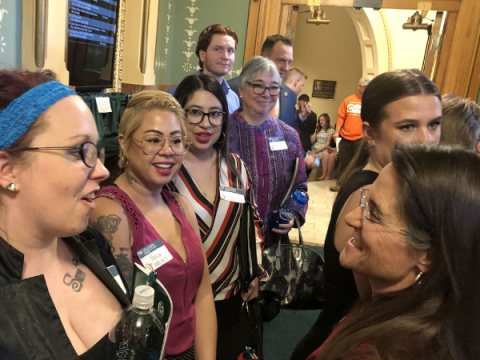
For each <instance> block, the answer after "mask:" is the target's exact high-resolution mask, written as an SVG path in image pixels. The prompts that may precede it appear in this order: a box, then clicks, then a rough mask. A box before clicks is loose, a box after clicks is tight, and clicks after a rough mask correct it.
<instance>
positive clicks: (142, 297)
mask: <svg viewBox="0 0 480 360" xmlns="http://www.w3.org/2000/svg"><path fill="white" fill-rule="evenodd" d="M154 297H155V291H154V290H153V288H152V287H150V286H147V285H141V286H137V287H136V288H135V294H134V296H133V301H132V305H131V306H129V307H128V308H126V309H125V310H124V311H123V314H122V318H121V319H120V321H119V322H118V323H117V325H116V326H115V328H114V329H113V330H112V332H111V333H110V340H111V341H112V342H113V343H112V344H111V345H112V347H111V349H110V350H109V351H108V354H109V359H115V360H159V359H160V355H161V352H162V346H163V342H164V340H165V324H164V322H163V320H162V319H161V318H160V317H158V316H157V313H156V311H155V309H154V308H153V300H154Z"/></svg>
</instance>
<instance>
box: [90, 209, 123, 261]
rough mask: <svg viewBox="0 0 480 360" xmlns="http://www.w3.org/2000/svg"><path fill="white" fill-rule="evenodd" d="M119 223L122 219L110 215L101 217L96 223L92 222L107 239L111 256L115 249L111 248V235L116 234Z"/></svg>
mask: <svg viewBox="0 0 480 360" xmlns="http://www.w3.org/2000/svg"><path fill="white" fill-rule="evenodd" d="M124 213H125V212H124ZM121 221H122V219H120V218H119V217H118V216H117V215H114V214H111V215H102V216H100V217H99V218H98V219H97V221H93V222H92V224H93V225H95V226H96V227H97V229H98V230H99V231H100V232H101V233H102V234H103V236H105V238H106V239H107V241H108V243H109V245H110V249H111V250H112V254H113V253H114V252H115V248H114V246H113V234H115V233H116V232H117V230H118V224H120V222H121Z"/></svg>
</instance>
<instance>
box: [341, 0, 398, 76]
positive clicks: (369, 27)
mask: <svg viewBox="0 0 480 360" xmlns="http://www.w3.org/2000/svg"><path fill="white" fill-rule="evenodd" d="M346 11H347V13H348V14H349V15H350V17H351V19H352V21H353V24H354V26H355V29H356V30H357V35H358V41H359V42H360V48H361V52H362V74H363V76H366V77H369V78H373V77H375V76H377V75H378V74H381V73H383V72H386V71H391V70H392V67H393V66H392V63H393V56H392V45H391V44H392V41H391V35H390V28H389V23H388V19H387V17H386V15H385V13H384V11H383V10H380V11H375V10H373V9H360V10H355V9H353V8H347V9H346Z"/></svg>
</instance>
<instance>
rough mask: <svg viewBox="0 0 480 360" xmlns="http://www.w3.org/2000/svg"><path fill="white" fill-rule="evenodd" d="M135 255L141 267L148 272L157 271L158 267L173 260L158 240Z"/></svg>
mask: <svg viewBox="0 0 480 360" xmlns="http://www.w3.org/2000/svg"><path fill="white" fill-rule="evenodd" d="M137 255H138V257H139V258H140V261H141V262H142V264H143V266H144V267H145V268H146V269H147V270H150V271H155V270H157V269H158V268H159V267H160V266H162V265H164V264H166V263H167V262H169V261H170V260H172V259H173V256H172V254H170V251H168V249H167V247H166V246H165V244H164V243H163V242H162V240H160V239H159V240H157V241H154V242H153V243H151V244H148V245H147V246H145V247H144V248H143V249H141V250H138V251H137Z"/></svg>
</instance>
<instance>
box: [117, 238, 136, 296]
mask: <svg viewBox="0 0 480 360" xmlns="http://www.w3.org/2000/svg"><path fill="white" fill-rule="evenodd" d="M128 250H129V249H128V248H124V247H120V254H118V255H116V256H115V259H116V261H117V265H118V268H119V269H120V271H121V272H122V274H123V277H124V278H125V282H126V283H127V286H128V290H129V292H131V289H132V282H133V264H132V263H131V262H130V260H129V259H128V256H127V254H128Z"/></svg>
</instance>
